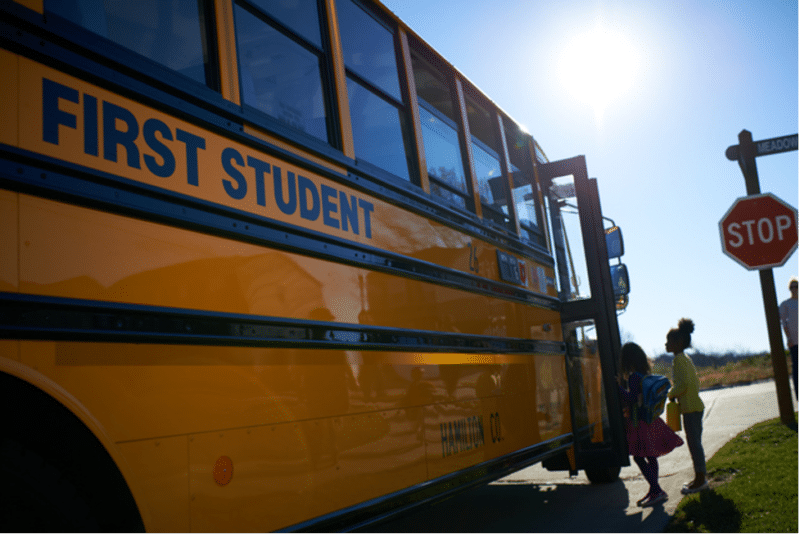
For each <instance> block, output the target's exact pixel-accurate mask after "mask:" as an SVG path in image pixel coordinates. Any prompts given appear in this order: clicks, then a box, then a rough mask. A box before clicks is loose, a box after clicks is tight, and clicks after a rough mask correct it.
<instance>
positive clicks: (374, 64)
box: [336, 0, 411, 181]
mask: <svg viewBox="0 0 800 534" xmlns="http://www.w3.org/2000/svg"><path fill="white" fill-rule="evenodd" d="M336 6H337V12H338V19H339V28H340V32H341V35H342V52H343V54H344V64H345V68H346V70H347V93H348V97H349V99H350V117H351V120H352V125H353V144H354V146H355V152H356V158H357V159H360V160H364V161H366V162H368V163H371V164H372V165H375V166H377V167H380V168H381V169H383V170H385V171H388V172H390V173H392V174H394V175H396V176H399V177H400V178H403V179H404V180H407V181H410V180H411V173H410V171H409V162H408V156H407V154H408V151H407V150H406V134H405V131H406V128H407V125H406V121H405V118H404V113H405V110H404V107H403V103H402V98H401V91H400V82H399V77H398V71H397V58H396V56H395V42H394V35H393V33H392V32H391V31H390V30H389V29H388V28H387V27H386V26H384V25H383V24H382V23H381V22H379V21H378V20H377V19H375V18H374V17H373V16H372V15H370V14H369V13H367V12H366V11H364V9H362V8H361V7H360V5H357V4H355V3H354V0H340V1H339V2H337V3H336Z"/></svg>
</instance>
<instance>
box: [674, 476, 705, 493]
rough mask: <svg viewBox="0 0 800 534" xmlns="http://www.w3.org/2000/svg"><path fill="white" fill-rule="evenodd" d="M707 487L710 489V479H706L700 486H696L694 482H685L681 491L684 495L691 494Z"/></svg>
mask: <svg viewBox="0 0 800 534" xmlns="http://www.w3.org/2000/svg"><path fill="white" fill-rule="evenodd" d="M706 489H708V480H704V481H703V483H702V484H700V485H699V486H695V485H694V483H687V484H684V485H683V487H682V488H681V493H683V494H684V495H689V494H691V493H697V492H698V491H703V490H706Z"/></svg>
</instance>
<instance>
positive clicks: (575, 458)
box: [537, 156, 630, 482]
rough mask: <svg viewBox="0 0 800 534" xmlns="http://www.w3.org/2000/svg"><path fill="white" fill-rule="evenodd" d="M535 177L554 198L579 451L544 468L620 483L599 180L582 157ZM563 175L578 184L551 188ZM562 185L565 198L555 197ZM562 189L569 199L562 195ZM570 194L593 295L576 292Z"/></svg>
mask: <svg viewBox="0 0 800 534" xmlns="http://www.w3.org/2000/svg"><path fill="white" fill-rule="evenodd" d="M537 174H538V177H539V180H540V183H541V184H542V187H543V188H544V189H545V191H546V192H547V196H548V200H549V201H548V211H549V212H550V223H551V228H552V236H551V239H552V241H553V248H554V250H555V253H556V254H555V255H556V263H557V267H558V276H559V296H560V298H561V302H562V305H561V306H562V307H561V322H562V328H563V330H564V340H565V342H566V345H567V356H566V358H567V375H568V380H569V383H570V410H571V417H572V428H573V435H574V437H575V447H574V450H572V451H570V453H568V454H566V455H564V456H563V457H555V458H553V459H551V460H548V461H545V462H544V467H546V468H548V469H552V470H567V469H568V470H569V471H570V472H572V473H575V471H577V470H579V469H583V470H585V471H586V474H587V476H588V477H589V480H590V481H592V482H610V481H613V480H616V479H617V477H618V475H619V471H620V468H621V467H622V466H627V465H630V460H629V458H628V446H627V440H626V437H625V430H624V423H623V418H622V411H621V406H620V401H619V396H618V394H617V381H616V376H617V367H618V355H619V350H620V334H619V325H618V323H617V314H616V311H617V307H618V302H619V301H620V297H619V292H618V291H617V292H615V290H614V286H613V284H612V274H611V268H610V266H609V254H608V249H607V243H606V231H605V229H604V226H603V214H602V210H601V208H600V197H599V194H598V188H597V180H596V179H594V178H592V179H589V177H588V173H587V170H586V160H585V158H584V157H583V156H576V157H574V158H570V159H565V160H561V161H555V162H550V163H545V164H540V165H538V166H537ZM564 177H571V179H572V182H571V183H570V182H569V180H567V181H566V183H560V184H555V185H556V187H553V185H554V181H555V180H557V179H559V178H564ZM559 188H560V189H561V191H562V193H561V195H558V194H556V193H555V190H556V189H559ZM564 189H566V190H567V191H568V194H566V195H565V194H563V191H564ZM565 196H574V197H575V199H576V200H577V212H578V218H579V221H580V233H581V235H582V239H583V249H584V251H585V260H586V274H587V278H588V280H589V289H590V291H591V296H589V297H581V296H578V295H576V294H573V292H572V290H571V288H572V285H573V284H571V277H574V276H575V274H574V265H572V261H571V260H572V258H571V251H570V249H569V242H568V241H567V240H566V239H565V233H566V229H565V228H564V224H563V221H564V219H563V218H562V216H561V210H562V209H563V208H565V207H566V206H570V205H569V204H568V203H567V202H566V201H565V200H564V199H563V198H561V197H565ZM570 207H572V208H575V207H576V206H570ZM568 259H569V260H570V261H569V263H568ZM574 285H575V286H577V283H576V284H574ZM625 298H627V296H625Z"/></svg>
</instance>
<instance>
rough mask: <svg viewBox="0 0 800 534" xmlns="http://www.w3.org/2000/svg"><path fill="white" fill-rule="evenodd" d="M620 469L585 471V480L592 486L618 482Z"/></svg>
mask: <svg viewBox="0 0 800 534" xmlns="http://www.w3.org/2000/svg"><path fill="white" fill-rule="evenodd" d="M620 469H621V468H620V467H619V466H616V467H598V468H595V469H585V470H584V471H586V478H588V479H589V482H591V483H592V484H610V483H612V482H616V481H617V480H619V472H620Z"/></svg>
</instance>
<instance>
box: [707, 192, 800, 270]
mask: <svg viewBox="0 0 800 534" xmlns="http://www.w3.org/2000/svg"><path fill="white" fill-rule="evenodd" d="M719 232H720V235H721V237H722V251H723V252H724V253H725V254H727V255H728V256H730V257H731V258H733V259H734V260H736V261H737V262H738V263H739V264H740V265H742V266H743V267H746V268H747V269H750V270H751V271H752V270H756V269H769V268H771V267H780V266H781V265H783V264H784V263H786V260H788V259H789V257H790V256H791V255H792V253H793V252H794V251H795V249H796V248H797V210H796V209H794V208H793V207H791V206H790V205H789V204H787V203H786V202H784V201H783V200H781V199H779V198H778V197H776V196H775V195H773V194H772V193H766V194H763V195H753V196H749V197H742V198H739V199H737V200H736V202H734V203H733V205H732V206H731V207H730V209H729V210H728V212H727V213H726V214H725V216H724V217H722V220H720V221H719Z"/></svg>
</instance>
